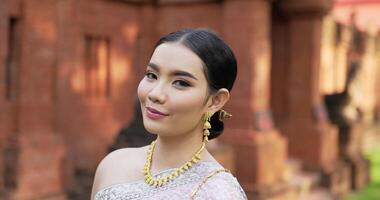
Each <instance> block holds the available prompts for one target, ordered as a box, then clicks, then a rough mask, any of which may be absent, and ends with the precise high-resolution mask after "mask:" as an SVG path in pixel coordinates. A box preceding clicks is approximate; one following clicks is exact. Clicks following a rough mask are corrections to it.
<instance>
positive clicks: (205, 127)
mask: <svg viewBox="0 0 380 200" xmlns="http://www.w3.org/2000/svg"><path fill="white" fill-rule="evenodd" d="M211 116H212V114H211V112H206V114H205V116H204V124H203V142H208V136H209V135H210V131H209V129H211V124H210V119H211Z"/></svg>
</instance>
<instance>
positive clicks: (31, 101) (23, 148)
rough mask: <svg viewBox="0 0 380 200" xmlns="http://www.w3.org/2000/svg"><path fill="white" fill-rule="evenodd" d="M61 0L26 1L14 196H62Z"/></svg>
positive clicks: (33, 197) (34, 197)
mask: <svg viewBox="0 0 380 200" xmlns="http://www.w3.org/2000/svg"><path fill="white" fill-rule="evenodd" d="M56 4H57V1H54V0H42V1H41V0H39V1H36V0H27V1H23V10H22V14H23V18H22V35H21V37H20V43H21V46H22V49H21V56H20V71H19V77H20V82H19V91H18V92H19V93H18V99H17V117H18V120H17V130H18V141H19V157H18V162H17V163H14V165H15V166H14V167H15V168H18V174H17V187H16V189H15V192H13V193H12V196H11V199H44V198H46V197H47V196H50V197H52V198H53V197H54V198H55V199H63V191H64V189H63V184H62V181H61V178H62V175H63V174H62V166H63V164H64V157H65V148H64V145H63V141H62V137H61V136H60V135H59V133H57V132H56V130H55V120H54V98H53V97H54V93H55V85H54V84H55V81H56V80H55V78H54V72H55V71H54V68H55V67H56V51H57V45H56V41H57V39H58V38H57V27H56V25H57V24H56V20H57V15H56V14H57V11H56V6H57V5H56Z"/></svg>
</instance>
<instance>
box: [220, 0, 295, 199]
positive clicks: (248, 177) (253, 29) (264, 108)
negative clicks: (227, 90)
mask: <svg viewBox="0 0 380 200" xmlns="http://www.w3.org/2000/svg"><path fill="white" fill-rule="evenodd" d="M222 16H223V26H222V33H223V36H224V38H225V39H226V41H227V43H229V44H230V45H231V47H232V49H233V50H234V52H235V55H236V58H237V61H238V77H237V80H236V83H235V86H234V89H233V91H232V98H231V101H230V103H229V104H228V106H227V108H226V109H227V110H231V111H232V115H233V117H232V118H231V119H230V120H228V121H227V122H226V127H227V130H226V132H227V133H226V134H224V135H223V136H222V138H221V139H222V141H223V142H225V143H229V144H232V146H233V147H234V151H235V169H236V175H237V178H238V180H239V182H240V183H241V184H242V186H243V188H244V190H245V192H246V193H247V195H248V199H268V198H270V199H293V198H294V197H293V196H292V195H293V194H292V192H291V190H289V188H288V185H287V184H286V181H284V176H283V175H284V169H285V160H286V159H287V140H286V139H285V138H283V137H282V136H281V135H280V134H279V132H278V131H277V130H276V129H275V128H274V126H273V123H272V118H271V112H270V106H269V98H270V97H269V94H270V85H269V78H270V77H269V75H270V66H271V64H270V59H271V42H270V20H271V2H270V1H267V0H252V1H248V0H242V1H225V2H224V3H223V10H222Z"/></svg>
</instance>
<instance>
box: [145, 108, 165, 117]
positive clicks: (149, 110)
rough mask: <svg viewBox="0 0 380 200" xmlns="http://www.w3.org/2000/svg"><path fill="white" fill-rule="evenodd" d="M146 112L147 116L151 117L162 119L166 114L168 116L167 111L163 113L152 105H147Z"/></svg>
mask: <svg viewBox="0 0 380 200" xmlns="http://www.w3.org/2000/svg"><path fill="white" fill-rule="evenodd" d="M145 110H146V114H147V116H148V117H149V118H150V119H162V118H164V117H166V116H168V114H165V113H162V112H160V111H158V110H156V109H154V108H151V107H146V109H145Z"/></svg>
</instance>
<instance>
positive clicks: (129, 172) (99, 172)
mask: <svg viewBox="0 0 380 200" xmlns="http://www.w3.org/2000/svg"><path fill="white" fill-rule="evenodd" d="M146 151H147V146H144V147H140V148H123V149H118V150H115V151H113V152H111V153H109V154H108V155H107V156H106V157H104V158H103V160H102V161H101V162H100V163H99V165H98V167H97V169H96V172H95V178H94V183H93V188H92V197H93V196H94V195H95V193H96V192H97V191H99V190H101V189H103V188H106V187H108V186H111V185H114V184H118V183H128V182H133V181H137V180H141V179H142V178H143V175H142V169H143V166H144V162H145V155H146Z"/></svg>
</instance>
